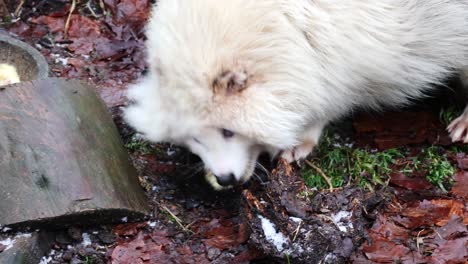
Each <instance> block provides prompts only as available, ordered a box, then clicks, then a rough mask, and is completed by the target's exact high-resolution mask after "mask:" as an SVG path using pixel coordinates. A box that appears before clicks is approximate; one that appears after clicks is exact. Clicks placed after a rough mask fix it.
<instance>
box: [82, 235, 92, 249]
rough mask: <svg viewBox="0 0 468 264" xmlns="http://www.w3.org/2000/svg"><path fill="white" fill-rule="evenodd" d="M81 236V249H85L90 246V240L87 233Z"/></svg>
mask: <svg viewBox="0 0 468 264" xmlns="http://www.w3.org/2000/svg"><path fill="white" fill-rule="evenodd" d="M81 236H82V237H83V242H81V244H82V245H83V247H87V246H89V245H91V244H92V242H91V238H90V236H89V234H88V233H83V234H82V235H81Z"/></svg>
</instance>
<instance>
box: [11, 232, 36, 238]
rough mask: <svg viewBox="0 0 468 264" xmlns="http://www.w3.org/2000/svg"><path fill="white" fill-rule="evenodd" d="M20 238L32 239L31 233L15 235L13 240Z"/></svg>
mask: <svg viewBox="0 0 468 264" xmlns="http://www.w3.org/2000/svg"><path fill="white" fill-rule="evenodd" d="M21 237H25V238H29V237H32V234H31V233H25V234H22V233H20V234H17V235H16V236H15V238H21Z"/></svg>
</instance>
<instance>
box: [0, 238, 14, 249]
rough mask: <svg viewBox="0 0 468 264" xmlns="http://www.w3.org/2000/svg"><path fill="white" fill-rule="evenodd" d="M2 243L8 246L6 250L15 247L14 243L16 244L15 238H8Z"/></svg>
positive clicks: (0, 242) (1, 242)
mask: <svg viewBox="0 0 468 264" xmlns="http://www.w3.org/2000/svg"><path fill="white" fill-rule="evenodd" d="M0 244H1V245H4V246H5V247H6V248H5V250H8V249H10V248H12V247H13V245H14V244H15V240H14V239H11V238H7V239H5V240H2V241H0Z"/></svg>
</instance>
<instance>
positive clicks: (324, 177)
mask: <svg viewBox="0 0 468 264" xmlns="http://www.w3.org/2000/svg"><path fill="white" fill-rule="evenodd" d="M305 163H306V164H307V165H309V166H310V167H311V168H312V169H314V170H316V171H317V172H318V174H320V176H322V178H323V179H324V180H325V181H326V182H327V184H328V187H329V189H330V192H333V184H332V182H331V180H330V178H328V176H327V175H326V174H325V173H324V172H323V171H322V169H320V168H319V167H317V166H316V165H315V164H313V163H312V162H310V161H308V160H306V161H305Z"/></svg>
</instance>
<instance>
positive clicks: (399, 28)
mask: <svg viewBox="0 0 468 264" xmlns="http://www.w3.org/2000/svg"><path fill="white" fill-rule="evenodd" d="M147 36H148V41H147V53H148V54H147V55H148V56H147V58H148V64H149V67H150V69H149V77H145V79H144V80H142V81H141V82H140V83H139V84H136V85H134V86H133V87H132V88H131V89H130V91H129V97H130V99H132V100H133V101H134V102H135V104H133V105H131V106H129V107H128V108H127V110H126V111H125V117H126V120H127V121H128V122H129V123H130V124H131V125H132V126H134V127H135V128H136V129H137V130H138V131H140V132H142V133H143V134H144V135H146V137H147V138H148V139H150V140H153V141H172V142H175V143H180V144H185V145H188V146H189V147H190V145H191V144H192V143H193V142H192V143H187V142H189V141H190V140H191V139H192V138H193V137H196V138H197V140H198V141H199V140H200V138H201V140H202V141H203V142H202V143H203V146H204V147H205V149H202V150H198V151H194V152H196V153H197V154H199V155H201V156H204V157H205V158H203V157H202V159H203V160H204V161H205V163H209V162H207V160H206V159H211V160H219V159H221V160H222V159H223V158H222V157H224V158H225V159H239V160H242V161H239V162H231V163H230V164H228V165H226V166H227V167H229V168H226V167H223V168H222V169H221V170H218V172H219V171H221V172H220V173H224V172H227V171H234V170H236V173H235V175H236V179H238V180H239V181H245V180H247V179H248V178H249V177H250V176H251V174H252V171H253V167H252V166H253V165H251V164H252V163H253V161H254V160H255V159H256V158H257V155H258V153H259V152H260V151H261V150H264V149H266V148H268V149H270V150H271V151H272V152H275V151H279V150H283V151H284V152H283V157H285V158H287V159H288V160H290V161H291V160H294V159H299V158H303V157H305V156H307V154H309V153H310V151H312V148H313V146H314V145H315V144H316V143H317V141H318V138H319V137H320V133H321V130H322V128H323V126H324V125H326V124H327V123H328V122H329V121H331V120H334V119H336V118H338V117H340V116H342V115H344V114H347V113H349V112H350V111H352V110H353V109H354V107H356V106H361V107H368V108H372V109H375V108H379V107H381V106H384V105H387V106H401V105H403V104H405V103H407V102H408V98H418V97H421V96H423V95H424V93H425V92H427V91H428V90H429V89H431V87H432V85H433V84H438V83H441V82H442V81H444V79H445V78H446V77H448V76H449V75H451V74H452V73H454V72H456V71H457V70H458V69H460V68H461V67H462V66H463V65H464V64H466V62H467V60H468V0H379V1H376V0H359V1H357V0H356V1H344V0H232V1H220V0H160V1H159V2H158V3H157V5H156V7H155V8H154V10H153V12H152V18H151V20H150V22H149V24H148V28H147ZM223 72H229V73H230V74H231V73H232V74H233V76H237V77H238V78H237V79H234V80H235V82H236V83H237V82H239V83H240V84H239V87H240V86H241V85H244V84H245V87H244V86H242V89H239V90H238V91H237V92H236V91H235V92H234V93H231V92H218V91H217V90H216V89H214V88H213V85H214V80H217V78H219V76H231V75H226V74H224V75H223ZM245 80H246V83H244V81H245ZM229 91H230V90H229ZM220 129H228V130H231V131H233V132H235V135H236V137H240V138H241V139H239V142H240V143H239V144H240V145H238V146H240V147H239V148H243V151H239V152H238V153H237V154H236V155H238V156H233V155H230V150H231V148H229V147H228V148H226V149H224V150H223V144H224V143H223V142H228V143H229V142H230V143H232V144H233V145H236V144H237V141H236V139H229V140H231V141H228V140H224V139H223V138H222V137H221V138H219V139H213V138H212V137H207V136H204V135H205V134H206V133H201V131H207V130H210V131H212V132H213V131H218V130H220ZM223 140H224V141H223ZM212 145H216V146H217V148H218V149H217V151H215V152H214V153H212V152H211V149H210V146H212ZM192 146H193V144H192ZM190 148H191V149H192V147H190ZM192 151H193V149H192ZM200 152H202V154H201V153H200ZM241 152H242V153H241ZM252 153H253V154H252ZM219 155H221V157H219ZM213 156H218V157H216V158H213ZM206 157H208V158H206ZM245 160H247V161H245ZM252 160H253V161H252ZM213 166H215V165H213V164H210V165H209V166H208V169H209V170H210V171H213V169H214V168H213ZM230 166H231V167H230ZM232 166H241V168H240V169H239V168H233V167H232ZM215 170H216V169H215ZM218 172H215V171H213V173H214V174H217V173H218Z"/></svg>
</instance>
